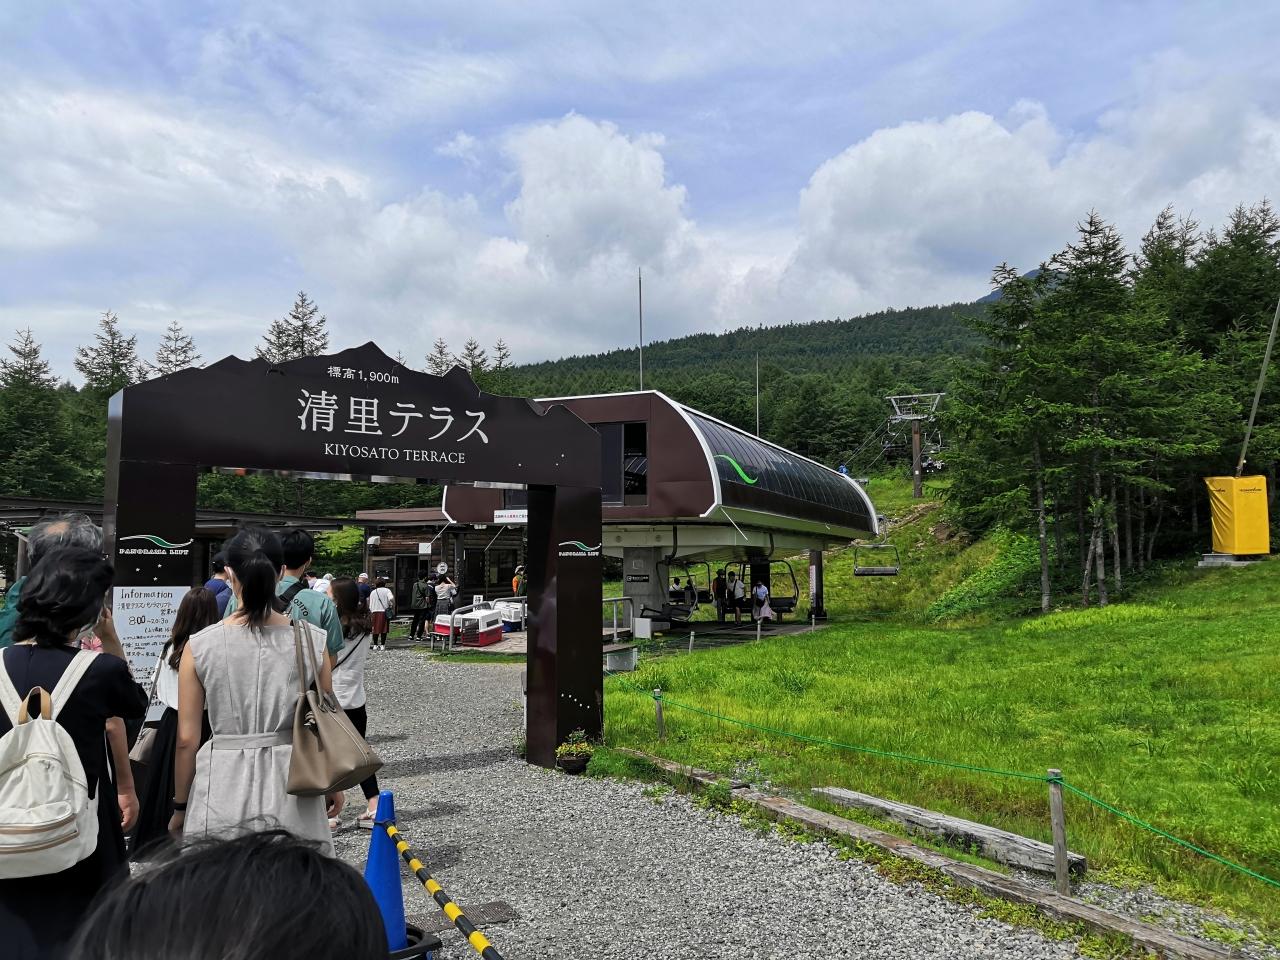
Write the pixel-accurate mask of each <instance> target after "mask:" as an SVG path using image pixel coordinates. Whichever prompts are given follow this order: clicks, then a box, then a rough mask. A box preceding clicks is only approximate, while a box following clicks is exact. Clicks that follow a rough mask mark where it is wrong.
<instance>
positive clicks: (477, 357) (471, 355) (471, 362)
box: [454, 337, 489, 377]
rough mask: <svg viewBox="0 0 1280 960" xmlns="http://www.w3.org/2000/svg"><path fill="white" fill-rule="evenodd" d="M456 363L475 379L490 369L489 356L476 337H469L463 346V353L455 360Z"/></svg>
mask: <svg viewBox="0 0 1280 960" xmlns="http://www.w3.org/2000/svg"><path fill="white" fill-rule="evenodd" d="M454 363H456V364H457V365H458V366H460V367H461V368H462V369H463V370H466V371H467V372H468V373H470V374H471V375H472V376H473V377H474V376H475V375H476V374H478V373H484V371H486V370H488V369H489V355H488V354H487V353H485V349H484V347H482V346H480V341H479V340H477V339H476V338H475V337H469V338H468V339H467V342H466V343H465V344H463V345H462V353H461V354H459V355H458V356H457V357H455V358H454Z"/></svg>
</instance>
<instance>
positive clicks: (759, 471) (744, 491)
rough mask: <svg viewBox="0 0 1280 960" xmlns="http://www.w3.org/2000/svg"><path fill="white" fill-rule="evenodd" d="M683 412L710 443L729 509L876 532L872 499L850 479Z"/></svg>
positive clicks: (696, 414)
mask: <svg viewBox="0 0 1280 960" xmlns="http://www.w3.org/2000/svg"><path fill="white" fill-rule="evenodd" d="M683 409H684V412H685V414H686V415H687V416H688V418H689V421H690V422H691V423H692V424H693V427H694V429H695V430H696V431H697V432H698V433H699V434H701V437H702V440H703V441H704V443H705V445H706V449H707V452H708V455H709V456H710V458H711V462H712V464H713V465H714V469H715V472H716V476H717V478H718V480H719V487H720V501H721V503H722V504H723V505H724V506H726V507H730V508H734V507H736V508H740V509H744V510H753V511H761V512H768V513H775V514H781V515H786V516H793V517H798V518H801V519H806V520H812V521H816V522H821V523H831V522H837V523H842V524H844V525H846V526H850V527H855V528H858V529H860V530H865V531H875V530H876V518H875V513H874V509H873V507H872V505H871V501H870V499H869V498H868V497H867V495H866V493H864V492H863V490H862V488H861V487H859V486H858V484H856V483H855V482H854V481H853V480H852V479H850V478H849V477H847V476H844V475H842V474H839V473H837V472H836V471H834V470H831V469H829V468H828V467H824V466H822V465H821V464H819V463H815V462H814V461H812V460H809V459H807V458H805V457H802V456H800V455H799V454H796V453H792V452H791V451H789V450H785V449H783V448H782V447H778V446H775V445H773V444H771V443H768V442H766V441H764V440H761V439H760V438H758V437H755V436H752V435H751V434H749V433H745V432H744V431H741V430H738V429H737V428H735V427H731V426H729V425H728V424H725V423H722V422H720V421H719V420H714V419H712V418H711V417H708V416H706V415H705V414H703V413H699V412H698V411H697V410H694V409H692V408H690V407H683Z"/></svg>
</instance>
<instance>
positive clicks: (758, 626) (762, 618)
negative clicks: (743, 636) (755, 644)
mask: <svg viewBox="0 0 1280 960" xmlns="http://www.w3.org/2000/svg"><path fill="white" fill-rule="evenodd" d="M763 621H764V617H761V618H760V619H759V620H757V621H756V639H757V640H759V639H760V624H761V623H762V622H763Z"/></svg>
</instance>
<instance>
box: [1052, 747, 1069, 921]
mask: <svg viewBox="0 0 1280 960" xmlns="http://www.w3.org/2000/svg"><path fill="white" fill-rule="evenodd" d="M1049 820H1050V822H1051V823H1052V826H1053V879H1054V887H1055V888H1056V889H1057V891H1058V892H1059V893H1060V894H1062V895H1063V896H1068V897H1069V896H1071V875H1070V873H1069V872H1068V869H1067V819H1066V813H1065V811H1064V810H1063V808H1062V771H1061V770H1052V769H1051V770H1050V771H1049Z"/></svg>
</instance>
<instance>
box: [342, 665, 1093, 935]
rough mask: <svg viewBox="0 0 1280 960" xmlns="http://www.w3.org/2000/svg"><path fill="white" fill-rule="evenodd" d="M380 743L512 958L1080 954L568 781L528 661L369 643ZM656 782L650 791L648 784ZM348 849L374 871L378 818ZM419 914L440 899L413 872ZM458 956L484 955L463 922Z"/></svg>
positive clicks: (415, 817)
mask: <svg viewBox="0 0 1280 960" xmlns="http://www.w3.org/2000/svg"><path fill="white" fill-rule="evenodd" d="M366 685H367V689H368V694H369V714H370V721H369V728H370V740H371V741H372V742H373V743H374V744H375V746H376V747H377V749H378V750H379V751H380V753H381V755H382V757H383V759H384V760H385V761H386V764H387V766H386V767H385V768H384V770H383V773H382V774H381V779H382V782H383V785H384V787H389V788H391V789H393V790H395V792H396V805H397V813H398V818H399V825H400V828H401V830H402V831H403V832H404V834H405V835H406V837H407V838H408V839H409V840H410V842H411V843H412V844H413V846H414V848H415V849H416V850H417V851H418V852H419V853H420V855H423V856H424V859H425V861H426V863H427V867H428V869H429V870H430V871H431V873H432V875H433V876H435V877H436V879H438V880H439V881H440V883H441V884H442V885H443V886H444V888H445V889H446V890H447V891H448V892H449V893H450V894H451V895H452V896H453V897H454V898H455V899H456V900H457V901H458V902H459V903H461V904H462V905H463V906H464V907H466V906H467V905H468V904H477V903H482V902H487V901H495V900H502V901H506V902H507V903H510V904H511V905H512V906H513V907H514V908H515V909H516V911H517V912H518V913H519V914H520V919H519V920H517V921H514V922H511V923H504V924H499V925H496V926H493V927H491V928H490V929H489V930H488V931H487V932H488V933H489V935H490V936H491V938H492V940H493V942H494V944H495V946H497V947H498V949H499V950H500V951H501V952H502V954H503V956H504V957H506V958H507V960H533V958H541V957H557V958H566V960H576V958H584V960H585V958H623V957H626V958H671V957H699V958H718V957H723V958H726V960H728V958H732V960H741V958H743V957H751V958H755V960H765V958H767V960H773V958H778V960H781V958H788V960H790V958H815V957H824V958H826V957H832V958H834V957H858V958H868V960H870V958H888V957H949V958H961V957H963V958H971V957H992V958H1004V957H1008V958H1030V960H1040V958H1057V957H1075V956H1078V954H1077V952H1076V950H1075V947H1074V945H1073V944H1070V943H1055V942H1052V941H1049V940H1046V939H1044V938H1043V937H1041V936H1040V935H1039V934H1037V933H1035V932H1034V931H1031V930H1028V929H1024V928H1018V927H1011V926H1007V925H1005V924H1003V923H1000V922H997V921H994V920H989V919H983V918H981V917H979V916H977V914H976V913H975V912H974V911H973V910H971V909H968V908H964V907H961V906H958V905H956V904H953V903H950V902H949V901H946V900H943V899H941V898H939V897H937V896H934V895H933V894H930V893H928V892H926V891H924V890H923V889H919V888H916V887H913V886H898V885H896V884H893V883H891V882H889V881H888V880H885V879H884V878H882V877H881V876H880V875H879V874H877V873H876V872H875V871H874V870H873V869H872V868H871V867H869V866H867V865H866V864H863V863H860V862H858V861H854V860H839V859H837V857H836V856H835V853H834V851H833V850H832V849H831V848H830V847H828V846H827V845H825V844H822V843H811V844H798V843H793V842H790V841H787V840H784V839H782V838H780V837H778V836H776V835H774V834H770V835H767V836H758V835H757V834H755V833H753V832H751V831H749V830H746V829H744V828H743V826H742V825H741V824H740V823H739V822H738V821H737V820H736V819H733V818H729V817H724V816H719V815H716V814H712V813H708V812H706V811H704V810H701V809H700V808H698V807H696V806H694V805H693V804H692V803H690V802H689V801H688V800H687V799H685V798H683V797H680V796H675V795H668V796H665V797H662V798H660V799H657V800H655V799H651V798H650V797H648V796H646V795H645V793H644V791H643V788H642V786H641V785H638V784H631V783H619V782H614V781H603V780H592V779H588V778H584V777H567V776H564V775H562V774H559V773H556V772H553V771H546V770H542V769H539V768H535V767H531V766H528V765H527V764H525V763H524V762H522V761H520V760H517V759H515V756H514V752H513V747H514V744H515V742H516V739H517V737H518V731H519V726H520V716H521V713H520V702H519V696H520V679H519V668H518V667H515V666H512V665H510V664H492V665H490V664H457V663H440V662H437V661H434V660H427V659H426V658H424V657H423V656H421V655H420V654H418V653H416V652H414V651H410V650H391V651H388V652H386V653H380V654H376V655H371V656H370V658H369V671H368V678H367V684H366ZM650 792H651V793H652V791H650ZM362 807H363V804H362V803H361V798H360V796H359V791H358V790H357V791H353V792H352V793H351V794H349V795H348V806H347V811H348V812H347V814H346V815H345V817H344V823H345V824H346V825H344V827H343V828H342V829H341V830H340V831H339V832H338V834H337V836H336V838H335V839H336V842H337V846H338V851H339V853H340V855H341V856H343V857H344V858H346V859H347V860H349V861H351V862H352V863H354V864H356V865H358V866H360V867H363V865H364V858H365V854H366V851H367V847H368V840H369V834H368V832H367V831H360V830H356V829H355V828H354V827H351V826H349V824H350V823H351V819H352V817H354V815H355V813H356V812H358V810H359V809H362ZM405 874H406V876H405V879H404V890H405V903H406V912H407V913H408V914H409V915H410V917H413V916H414V915H418V916H423V915H425V914H426V913H427V912H428V906H429V900H428V899H427V897H426V893H425V892H424V891H423V890H422V888H421V886H420V885H418V883H417V881H416V880H411V879H409V878H408V876H407V871H405ZM444 941H445V951H444V955H445V956H446V957H448V958H449V960H459V958H463V957H469V956H474V954H473V953H472V952H471V950H470V948H469V947H468V946H467V945H466V944H465V943H463V942H462V940H461V938H460V937H459V936H458V935H457V934H456V933H453V932H450V933H446V934H444Z"/></svg>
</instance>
